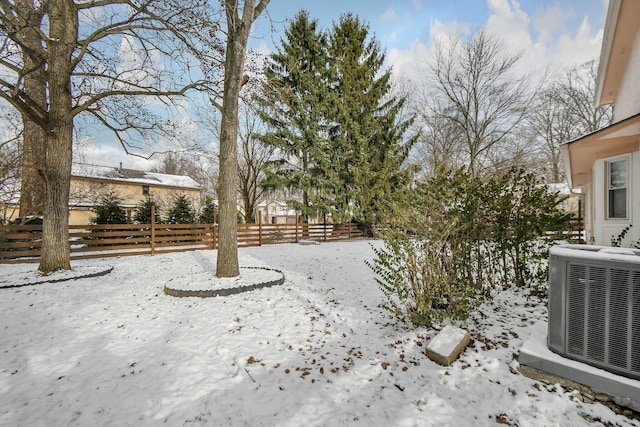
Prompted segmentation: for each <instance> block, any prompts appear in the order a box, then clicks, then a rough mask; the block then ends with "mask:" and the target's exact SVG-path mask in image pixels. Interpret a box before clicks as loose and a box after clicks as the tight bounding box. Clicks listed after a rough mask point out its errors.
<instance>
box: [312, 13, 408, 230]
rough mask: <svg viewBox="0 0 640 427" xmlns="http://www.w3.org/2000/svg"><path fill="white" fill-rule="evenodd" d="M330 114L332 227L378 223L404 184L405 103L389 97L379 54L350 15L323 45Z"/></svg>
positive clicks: (328, 171) (364, 27) (388, 75)
mask: <svg viewBox="0 0 640 427" xmlns="http://www.w3.org/2000/svg"><path fill="white" fill-rule="evenodd" d="M328 50H329V57H330V62H331V64H332V67H331V70H332V75H331V77H330V79H331V82H330V85H331V87H333V88H334V93H335V94H336V98H335V102H334V108H332V109H331V117H330V120H329V121H330V122H331V123H332V127H331V130H330V149H329V150H327V153H328V154H329V161H328V162H326V163H325V167H326V169H325V171H324V172H325V174H326V176H327V180H328V182H329V183H330V188H331V189H332V193H333V199H334V203H335V205H334V206H333V215H334V218H335V219H337V222H341V221H346V220H348V219H349V218H350V217H353V219H354V220H356V221H358V222H361V223H364V224H374V223H376V222H380V221H384V220H385V216H386V215H388V213H389V209H391V201H392V200H393V199H394V196H395V195H396V194H398V193H399V192H400V191H401V190H403V189H404V188H405V187H406V185H407V182H408V173H407V171H406V170H404V169H403V163H404V161H405V159H406V158H407V156H408V154H409V150H410V149H411V147H412V145H413V143H414V142H415V139H411V140H408V141H405V140H404V133H405V132H406V130H407V128H408V127H409V125H410V124H411V121H402V120H401V117H400V113H401V109H402V106H403V104H404V102H405V100H404V99H402V98H397V97H395V96H393V94H392V93H391V89H392V87H391V83H390V80H391V71H390V70H386V71H384V72H382V71H381V67H382V65H383V63H384V53H382V52H381V49H380V44H379V42H378V41H377V40H376V39H375V37H372V38H369V28H368V25H365V24H363V23H362V22H360V20H359V19H358V18H357V17H354V16H353V15H351V14H346V15H343V16H342V17H341V18H340V21H339V22H338V23H335V24H334V26H333V29H332V32H331V35H330V40H329V48H328Z"/></svg>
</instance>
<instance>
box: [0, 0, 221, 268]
mask: <svg viewBox="0 0 640 427" xmlns="http://www.w3.org/2000/svg"><path fill="white" fill-rule="evenodd" d="M206 6H207V5H206V4H202V3H201V2H195V1H194V2H178V1H174V0H166V1H163V2H156V1H152V0H146V1H143V2H134V1H130V0H94V1H86V2H81V3H76V2H74V1H72V0H49V1H45V2H36V1H33V2H31V1H20V2H1V3H0V49H1V50H0V71H2V78H1V79H0V97H2V98H4V99H5V100H7V101H8V102H9V103H10V104H11V105H12V106H13V107H15V108H16V109H17V110H18V111H19V112H20V113H21V114H22V116H23V118H24V119H25V128H26V126H28V123H32V124H34V125H36V126H37V127H39V128H40V129H42V130H45V131H46V141H45V143H44V147H45V149H44V152H45V158H44V164H41V165H39V166H40V167H39V169H38V170H39V173H40V174H41V176H42V180H43V182H44V187H45V207H44V212H45V215H44V223H43V239H42V256H41V258H40V266H39V269H40V270H41V271H42V272H45V273H47V272H51V271H55V270H58V269H69V268H70V263H69V242H68V201H69V183H70V176H71V158H72V147H73V144H72V137H73V126H74V119H75V118H76V117H78V116H79V115H81V114H86V115H89V116H91V117H93V119H94V120H95V121H96V122H98V123H100V124H102V125H103V126H105V127H106V128H108V129H110V130H111V131H113V132H114V134H115V135H116V136H117V138H118V139H119V140H120V141H121V142H122V144H123V146H124V147H125V149H126V147H127V141H129V140H130V138H131V132H134V131H135V132H142V133H145V132H147V131H153V130H155V129H157V128H158V125H159V123H161V121H160V120H158V119H157V116H156V115H154V114H153V113H151V111H150V110H148V109H145V108H144V104H143V102H142V101H141V100H140V98H138V97H144V98H145V99H149V98H152V99H154V100H155V101H156V102H157V101H160V102H163V103H165V104H169V103H170V102H171V100H172V97H173V96H180V95H183V94H184V93H185V92H186V91H187V90H188V89H190V88H193V87H196V86H197V83H194V82H193V81H192V80H190V79H185V78H184V77H185V76H186V77H189V74H188V64H189V62H188V61H186V59H187V58H186V57H185V55H187V54H190V53H192V50H191V49H189V47H191V46H192V44H190V43H188V40H187V38H188V37H187V36H186V35H185V32H186V31H187V29H186V28H187V27H186V24H187V22H188V24H189V28H191V31H192V34H193V35H194V38H195V39H198V36H197V34H199V33H203V32H204V31H203V29H204V28H205V27H206V25H207V24H206V22H207V21H208V19H202V17H206V16H207V13H208V12H207V11H208V8H207V7H206ZM34 15H35V16H36V18H33V17H32V16H34ZM199 23H202V24H199ZM29 29H35V31H30V30H29ZM25 31H27V32H28V34H29V37H28V41H25V37H23V34H24V33H25ZM31 37H33V39H32V38H31ZM36 37H37V40H36ZM210 42H211V43H212V44H213V41H210ZM114 43H120V47H121V48H124V49H126V50H127V51H128V52H129V53H132V54H133V57H132V58H129V61H128V62H126V63H125V64H123V61H124V60H123V58H122V56H123V55H122V53H123V52H122V51H120V50H118V49H116V48H114ZM116 46H117V45H116ZM185 46H187V49H185ZM159 57H161V58H165V59H166V58H170V59H171V61H167V63H170V64H171V65H170V66H164V67H158V66H155V65H156V62H157V61H156V60H157V58H159ZM125 59H126V58H125ZM181 65H183V66H184V68H182V69H181V70H182V72H180V73H178V74H179V75H180V76H181V77H180V78H175V73H174V72H176V71H178V68H180V66H181ZM42 67H45V68H46V71H47V72H46V73H45V74H44V79H40V78H38V79H36V78H33V79H32V78H31V76H33V75H34V73H35V74H37V72H38V70H40V69H41V68H42ZM185 70H187V71H186V72H185ZM29 83H33V84H34V85H36V86H38V87H37V88H35V89H33V90H29V89H28V87H27V86H28V84H29ZM42 85H44V88H43V86H42ZM43 92H44V93H46V103H45V104H43V103H42V102H41V100H39V99H38V96H39V95H40V94H42V93H43ZM143 113H144V114H143ZM27 119H28V120H27ZM37 162H41V160H37Z"/></svg>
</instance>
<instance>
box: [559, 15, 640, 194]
mask: <svg viewBox="0 0 640 427" xmlns="http://www.w3.org/2000/svg"><path fill="white" fill-rule="evenodd" d="M638 3H640V2H638ZM639 137H640V113H638V114H636V115H634V116H631V117H628V118H626V119H624V120H621V121H619V122H617V123H614V124H612V125H610V126H607V127H606V128H603V129H600V130H598V131H595V132H592V133H590V134H587V135H584V136H582V137H580V138H578V139H574V140H573V141H569V142H566V143H564V144H562V145H561V146H560V150H561V153H562V157H563V159H564V162H565V168H566V170H567V171H568V172H569V173H568V179H569V185H570V186H571V187H584V186H585V185H587V184H588V183H589V180H590V177H591V167H592V165H593V162H594V161H595V160H597V159H602V158H606V157H613V156H617V155H621V154H626V153H631V152H634V151H639V150H640V139H639Z"/></svg>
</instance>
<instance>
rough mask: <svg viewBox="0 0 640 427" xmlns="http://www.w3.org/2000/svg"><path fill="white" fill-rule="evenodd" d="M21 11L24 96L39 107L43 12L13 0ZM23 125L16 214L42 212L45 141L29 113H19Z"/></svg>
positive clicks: (27, 1) (43, 87)
mask: <svg viewBox="0 0 640 427" xmlns="http://www.w3.org/2000/svg"><path fill="white" fill-rule="evenodd" d="M16 4H17V5H19V7H20V10H21V11H24V15H22V16H23V19H22V20H21V21H20V23H19V28H20V29H19V36H18V37H19V38H20V40H21V41H22V43H23V44H24V45H25V46H27V48H26V49H25V51H24V52H23V54H22V58H23V61H24V69H25V70H27V73H26V74H25V76H24V91H25V94H26V96H27V98H28V99H30V100H31V101H33V102H34V103H36V104H37V105H38V107H39V108H40V109H42V111H45V110H46V109H47V92H46V91H47V82H46V78H47V77H46V71H45V68H44V58H43V57H42V56H41V55H42V54H43V51H42V46H41V44H40V35H39V33H38V28H40V27H41V23H42V17H43V13H42V11H41V10H40V9H39V8H35V7H34V5H33V2H32V0H20V1H17V2H16ZM22 123H23V125H24V132H23V138H22V140H23V142H22V159H21V160H22V162H21V163H22V170H21V181H20V182H21V183H20V216H21V217H25V216H27V215H42V213H43V211H44V199H45V191H44V180H43V179H42V174H43V173H44V161H45V157H46V156H45V144H46V138H47V134H46V132H45V130H44V129H43V128H42V123H36V122H35V121H34V120H33V118H32V117H30V116H29V115H27V114H24V113H23V114H22Z"/></svg>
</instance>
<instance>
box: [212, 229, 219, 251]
mask: <svg viewBox="0 0 640 427" xmlns="http://www.w3.org/2000/svg"><path fill="white" fill-rule="evenodd" d="M217 248H218V225H217V224H213V249H217Z"/></svg>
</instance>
